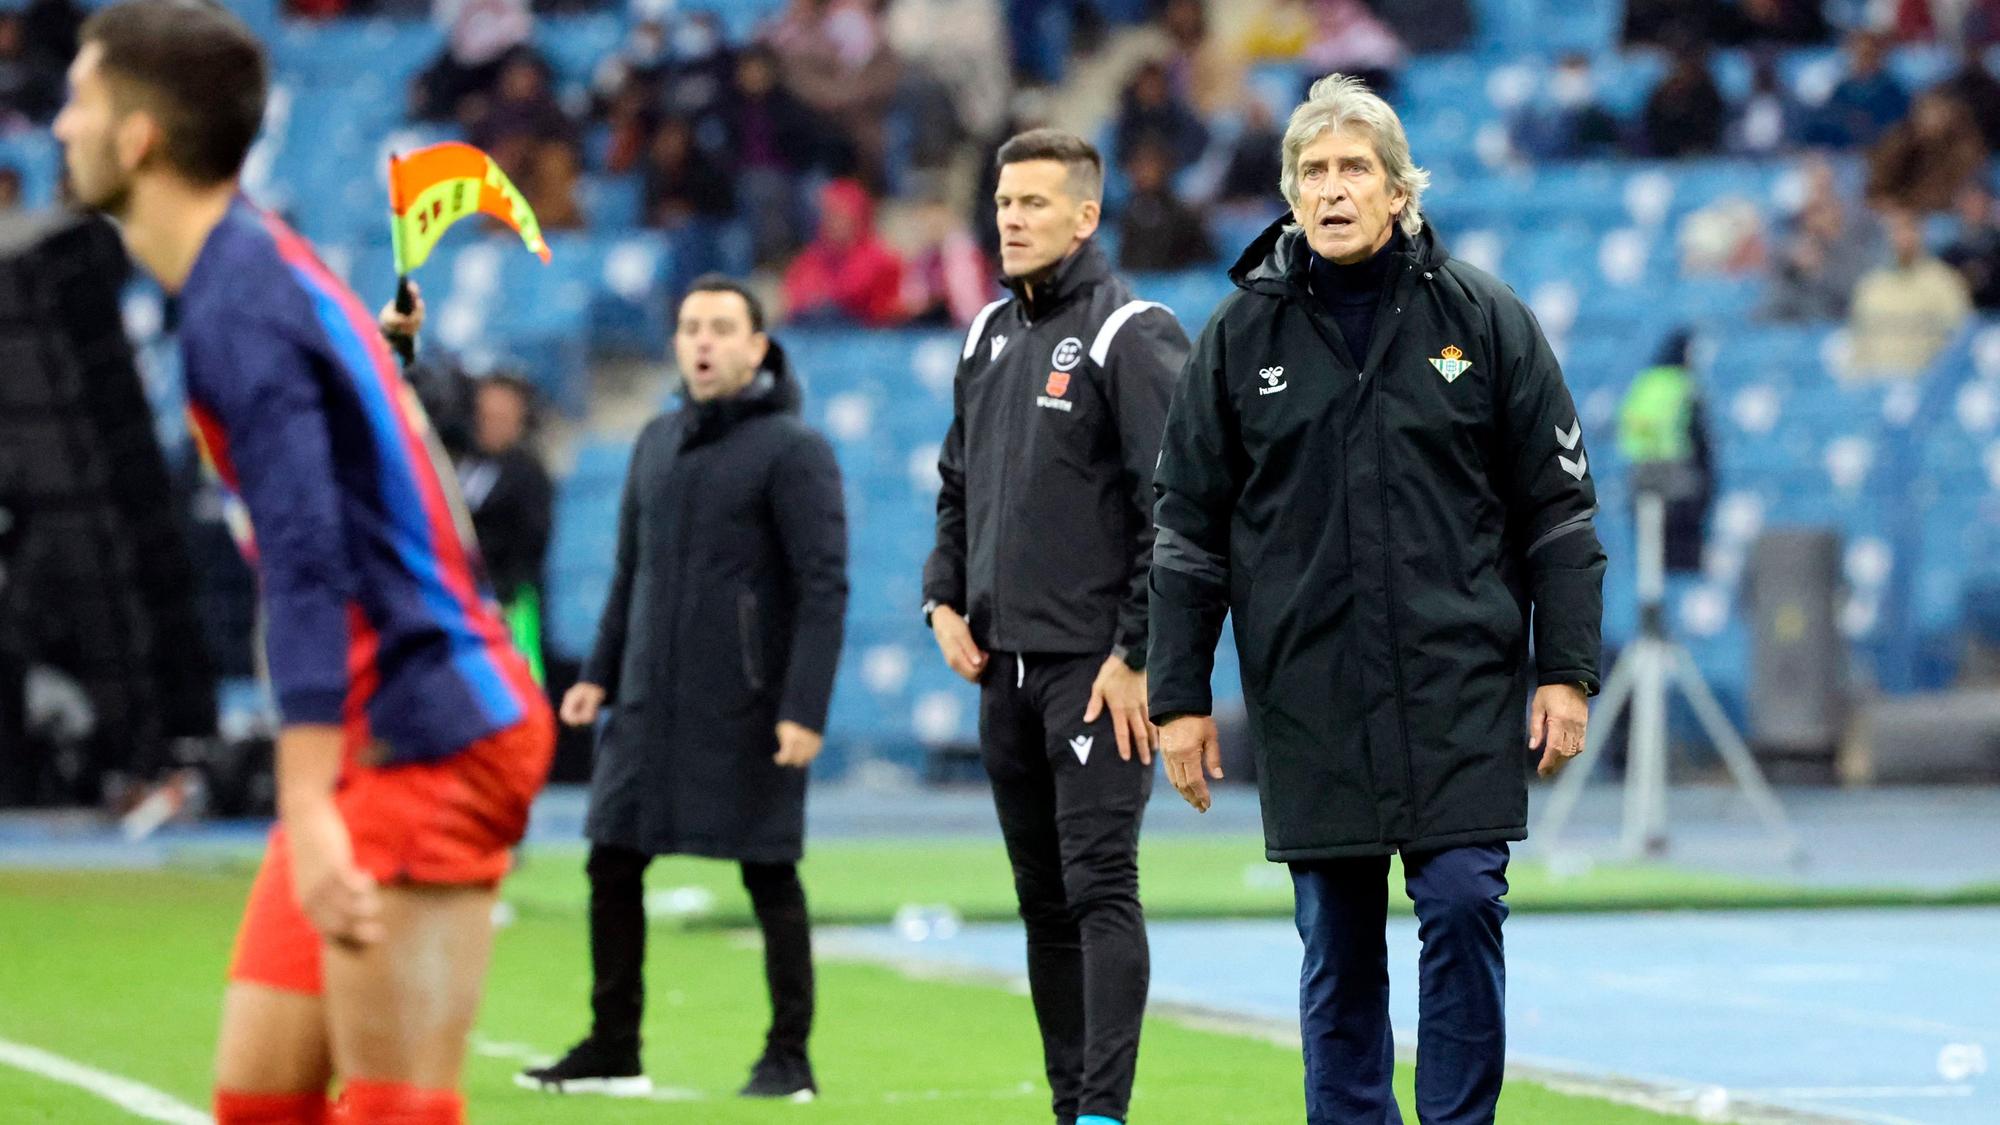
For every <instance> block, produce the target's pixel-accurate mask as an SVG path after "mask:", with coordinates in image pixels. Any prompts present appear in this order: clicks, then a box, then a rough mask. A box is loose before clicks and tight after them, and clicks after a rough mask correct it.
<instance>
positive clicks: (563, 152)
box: [515, 142, 587, 231]
mask: <svg viewBox="0 0 2000 1125" xmlns="http://www.w3.org/2000/svg"><path fill="white" fill-rule="evenodd" d="M582 183H583V164H582V162H581V161H580V160H579V158H578V155H577V150H576V146H575V145H572V144H565V143H562V142H557V143H554V144H545V145H538V146H536V147H535V148H534V149H532V150H531V151H530V152H529V154H528V171H527V176H526V177H525V178H524V179H521V180H517V181H516V182H515V186H516V187H519V188H520V189H521V194H522V196H524V197H526V199H527V200H528V206H530V207H532V208H534V209H535V218H536V220H537V221H539V222H540V224H541V227H542V229H543V230H545V231H552V230H582V229H583V228H584V226H586V225H587V224H586V223H585V221H584V215H583V207H582V206H581V205H580V204H579V203H578V202H577V188H578V186H579V185H581V184H582Z"/></svg>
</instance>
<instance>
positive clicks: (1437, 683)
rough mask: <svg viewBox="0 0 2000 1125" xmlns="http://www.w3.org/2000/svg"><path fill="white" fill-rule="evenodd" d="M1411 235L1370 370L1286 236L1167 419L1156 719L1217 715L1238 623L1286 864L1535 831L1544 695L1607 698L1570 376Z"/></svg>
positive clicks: (1276, 836) (1218, 331) (1486, 288)
mask: <svg viewBox="0 0 2000 1125" xmlns="http://www.w3.org/2000/svg"><path fill="white" fill-rule="evenodd" d="M1407 246H1408V249H1407V250H1405V251H1403V252H1401V253H1399V254H1398V255H1397V256H1398V258H1399V259H1400V260H1399V261H1398V262H1397V263H1396V265H1395V267H1394V268H1393V269H1392V270H1391V272H1390V276H1389V280H1388V282H1387V283H1386V285H1387V289H1386V290H1385V292H1384V295H1383V297H1382V302H1383V303H1382V304H1381V305H1380V306H1379V307H1378V311H1377V316H1376V320H1375V331H1374V338H1373V341H1372V343H1371V346H1370V349H1369V351H1370V354H1369V355H1368V356H1367V357H1365V362H1362V363H1359V364H1357V363H1355V362H1354V360H1353V358H1352V357H1350V356H1349V354H1348V350H1347V347H1346V342H1345V340H1344V339H1343V338H1342V336H1341V334H1340V329H1339V327H1338V326H1337V325H1336V324H1335V322H1334V321H1333V319H1332V317H1331V316H1330V315H1329V314H1327V313H1326V312H1325V310H1324V306H1323V304H1322V303H1321V302H1320V301H1319V299H1318V298H1316V297H1315V296H1313V295H1312V294H1311V293H1310V292H1308V290H1307V284H1308V282H1307V278H1308V267H1307V263H1308V257H1307V255H1309V254H1310V253H1311V251H1310V249H1309V248H1308V247H1307V245H1306V240H1305V237H1304V234H1303V232H1300V231H1298V230H1296V229H1293V230H1286V229H1285V224H1283V223H1277V224H1273V225H1272V227H1271V228H1270V229H1269V230H1267V231H1265V232H1264V234H1263V235H1261V236H1260V237H1259V238H1258V239H1257V241H1256V242H1254V243H1252V244H1251V246H1250V248H1249V250H1247V251H1246V252H1245V253H1244V255H1243V258H1242V260H1241V261H1239V262H1238V263H1237V264H1236V266H1235V267H1234V268H1233V269H1232V270H1231V271H1230V276H1231V278H1232V279H1234V280H1235V282H1236V284H1237V291H1236V292H1234V293H1232V294H1230V296H1229V297H1228V298H1227V299H1226V300H1224V301H1223V303H1222V305H1221V307H1220V308H1219V309H1217V310H1216V313H1215V316H1214V317H1213V319H1211V320H1210V321H1209V323H1208V327H1207V328H1206V329H1204V330H1203V332H1202V335H1201V338H1200V340H1199V341H1198V342H1197V344H1196V348H1195V355H1194V357H1193V359H1192V360H1191V361H1190V362H1189V364H1188V367H1187V370H1186V372H1185V373H1184V375H1183V376H1182V378H1181V382H1180V385H1179V387H1178V388H1177V389H1176V391H1175V395H1174V402H1173V407H1172V410H1171V412H1170V414H1169V417H1168V422H1167V436H1166V441H1165V448H1164V450H1163V453H1162V457H1161V462H1160V468H1159V472H1158V474H1157V477H1156V481H1155V489H1156V491H1157V492H1158V496H1159V502H1158V505H1157V508H1156V511H1155V521H1156V523H1157V525H1158V528H1159V532H1158V541H1157V544H1156V547H1155V553H1154V566H1153V571H1152V580H1151V589H1152V618H1153V638H1152V656H1151V671H1150V678H1151V685H1150V686H1151V698H1150V707H1151V711H1152V713H1153V715H1154V717H1155V718H1156V720H1157V719H1159V718H1164V717H1166V716H1169V715H1172V714H1178V713H1200V714H1206V713H1207V712H1208V711H1209V673H1210V670H1211V667H1212V664H1213V654H1214V649H1215V643H1216V640H1217V638H1218V636H1219V634H1220V632H1221V628H1222V620H1223V614H1224V612H1225V611H1228V612H1231V613H1233V615H1234V621H1235V630H1236V642H1237V649H1238V652H1239V653H1240V655H1241V658H1242V666H1243V686H1244V692H1245V695H1246V696H1247V697H1248V702H1249V712H1250V715H1249V718H1250V732H1251V738H1252V740H1253V741H1254V743H1255V746H1254V751H1255V754H1256V759H1257V765H1258V785H1259V787H1260V789H1261V792H1262V797H1263V810H1264V835H1265V846H1266V851H1267V854H1268V855H1269V857H1270V858H1271V859H1273V860H1301V859H1316V858H1330V857H1337V856H1353V855H1379V854H1382V853H1385V852H1388V851H1392V850H1397V849H1408V850H1412V851H1424V850H1431V849H1437V848H1443V847H1450V846H1453V845H1457V844H1469V843H1486V842H1493V841H1499V840H1518V839H1522V838H1524V837H1525V836H1526V835H1527V832H1526V823H1527V811H1528V793H1527V770H1528V768H1529V764H1530V760H1531V759H1530V756H1529V754H1528V751H1527V749H1526V734H1525V726H1526V724H1525V722H1524V712H1525V708H1526V705H1527V701H1528V696H1529V693H1530V691H1529V689H1530V685H1531V684H1532V683H1533V682H1540V683H1543V684H1551V683H1575V682H1582V683H1585V684H1588V685H1590V690H1592V691H1595V690H1596V684H1597V658H1598V644H1599V619H1600V617H1601V615H1602V610H1603V600H1602V593H1601V586H1602V581H1603V575H1604V552H1603V549H1602V548H1601V547H1600V546H1599V545H1598V541H1597V533H1596V529H1595V527H1594V526H1593V524H1592V516H1593V513H1594V512H1595V510H1596V490H1595V488H1594V486H1593V484H1592V482H1591V478H1590V475H1589V462H1588V459H1587V456H1586V450H1585V448H1584V444H1583V441H1582V437H1581V432H1580V430H1579V427H1578V422H1577V416H1576V407H1575V406H1574V405H1573V404H1572V402H1571V401H1570V396H1569V391H1568V389H1567V388H1565V387H1564V385H1563V379H1562V372H1561V371H1560V370H1559V369H1558V368H1557V366H1556V361H1555V357H1554V356H1553V355H1551V354H1550V352H1549V347H1548V342H1547V341H1546V340H1545V339H1543V337H1542V333H1541V329H1540V327H1539V326H1538V325H1537V324H1536V323H1535V319H1534V317H1533V315H1532V314H1531V313H1530V312H1529V311H1528V309H1527V307H1526V306H1525V305H1523V304H1522V302H1521V300H1520V299H1519V298H1518V297H1516V296H1515V295H1514V293H1513V291H1512V290H1510V289H1508V288H1507V287H1506V286H1505V285H1503V284H1501V283H1500V282H1499V281H1497V280H1495V279H1494V278H1493V277H1491V276H1489V275H1488V274H1486V273H1483V272H1481V271H1480V270H1477V269H1474V268H1473V267H1471V266H1469V265H1466V264H1465V263H1463V262H1459V261H1455V260H1453V259H1452V258H1451V257H1450V256H1448V255H1447V254H1446V253H1445V250H1444V247H1443V246H1441V245H1440V244H1439V243H1438V241H1437V239H1436V237H1435V236H1434V235H1433V234H1432V233H1431V231H1430V230H1429V229H1428V228H1426V229H1425V230H1424V231H1423V232H1422V233H1420V234H1419V235H1417V236H1416V237H1414V238H1411V239H1408V240H1407ZM1531 607H1532V610H1533V621H1534V642H1535V644H1534V660H1533V665H1532V667H1531V666H1530V662H1529V648H1528V638H1529V620H1530V609H1531Z"/></svg>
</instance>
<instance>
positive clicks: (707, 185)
mask: <svg viewBox="0 0 2000 1125" xmlns="http://www.w3.org/2000/svg"><path fill="white" fill-rule="evenodd" d="M643 177H644V181H643V182H644V187H643V189H642V191H643V195H642V197H641V198H642V200H643V203H642V206H643V207H644V215H645V220H646V225H648V226H654V227H659V228H661V229H662V230H677V229H679V228H680V227H683V226H685V225H687V223H689V222H690V221H692V220H696V219H710V220H716V221H720V220H723V219H728V218H730V217H731V216H733V215H734V214H736V183H735V181H734V180H733V179H732V178H731V177H730V175H729V168H728V165H727V164H726V163H725V162H724V160H723V159H722V158H720V157H716V156H709V155H705V154H704V153H702V152H701V150H699V149H698V148H696V147H695V139H694V126H693V125H692V124H691V123H690V122H689V121H688V120H687V119H686V118H684V117H669V118H667V120H666V122H665V123H664V124H662V125H661V126H660V129H659V131H658V132H657V133H654V134H653V143H652V145H651V146H650V147H649V148H648V149H647V151H646V163H645V169H644V172H643ZM683 276H685V275H683Z"/></svg>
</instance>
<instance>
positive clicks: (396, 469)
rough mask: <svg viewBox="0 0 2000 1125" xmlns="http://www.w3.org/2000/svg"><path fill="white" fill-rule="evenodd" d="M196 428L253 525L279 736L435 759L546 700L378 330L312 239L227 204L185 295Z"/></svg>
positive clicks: (250, 543) (249, 544)
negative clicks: (320, 732) (308, 728)
mask: <svg viewBox="0 0 2000 1125" xmlns="http://www.w3.org/2000/svg"><path fill="white" fill-rule="evenodd" d="M180 337H181V348H182V352H183V354H184V356H185V375H186V380H187V394H188V403H189V413H190V415H191V416H192V420H193V424H194V429H195V434H196V438H197V441H198V443H199V444H200V445H201V447H202V451H203V454H204V456H205V457H206V458H207V459H208V461H209V463H210V465H211V466H213V467H214V469H215V470H216V472H217V474H218V475H219V476H220V477H221V479H222V482H223V484H224V485H225V486H227V487H228V488H229V489H230V490H231V491H232V492H234V493H235V494H236V495H237V496H238V497H239V498H240V499H241V500H242V502H243V505H244V507H245V509H247V512H248V515H249V528H248V529H247V530H248V535H247V536H246V537H245V542H244V544H243V545H244V553H245V555H246V557H248V558H249V559H250V560H251V563H252V565H253V566H255V567H256V569H257V572H258V576H259V579H260V584H261V588H262V596H263V604H264V622H265V652H266V655H267V657H268V660H267V664H268V666H269V671H270V678H271V683H272V687H273V690H274V693H275V695H276V698H277V704H278V710H279V713H280V714H281V716H282V718H283V721H284V722H285V723H286V724H287V725H294V724H306V723H313V724H339V725H344V726H345V727H347V729H348V730H349V732H350V734H352V735H357V736H360V735H365V736H366V737H367V738H370V739H374V740H378V741H380V742H382V743H384V744H385V745H386V746H387V748H388V760H390V761H393V762H407V761H421V760H431V759H436V758H441V757H444V756H447V755H449V754H452V753H455V752H457V751H459V750H461V749H463V748H465V747H466V746H469V745H471V744H472V743H474V742H476V741H478V740H480V739H482V738H484V737H486V736H488V735H490V734H493V733H495V732H498V731H500V730H504V729H506V728H507V727H510V726H513V725H514V724H515V723H517V722H519V721H521V719H522V718H523V717H525V716H526V715H527V714H528V712H529V709H530V707H531V706H534V704H532V703H531V702H530V700H531V699H533V698H534V696H535V694H536V693H537V692H538V690H539V689H537V688H536V687H535V685H534V682H533V681H532V679H531V678H530V677H529V674H528V671H527V667H526V664H525V663H524V662H523V661H522V660H521V658H520V657H519V655H518V654H516V653H515V651H514V649H513V647H512V642H511V641H510V640H509V639H508V637H507V632H506V629H505V628H504V627H503V625H502V624H501V620H500V615H499V611H498V609H497V607H496V606H495V604H494V601H493V598H492V596H491V593H490V592H489V590H488V588H487V583H486V580H485V578H484V575H483V572H482V567H481V565H480V562H479V557H478V551H477V547H476V545H475V543H474V540H473V537H472V533H471V525H470V523H469V521H468V520H467V519H466V517H465V513H464V506H463V505H462V504H461V503H460V501H459V499H458V492H457V487H456V484H455V483H454V482H453V480H452V479H451V477H450V475H449V474H448V472H446V471H443V470H441V469H440V466H441V465H445V464H447V462H446V461H445V460H444V458H443V456H442V453H441V452H440V451H439V450H438V449H437V447H436V442H435V439H434V438H433V436H432V433H431V429H430V424H429V421H428V420H427V419H426V418H425V416H424V412H423V409H422V407H421V406H419V405H418V403H417V399H416V396H415V394H414V393H413V392H412V391H411V390H410V388H409V385H408V384H406V383H405V382H404V381H403V378H402V375H401V372H400V371H399V370H398V368H397V365H396V362H395V360H394V359H393V358H392V357H391V355H390V353H389V349H388V348H387V346H386V345H385V344H384V342H383V340H382V337H381V336H380V334H379V333H378V331H377V329H376V326H375V321H374V318H373V317H372V316H371V315H370V314H369V313H368V311H367V309H365V308H364V307H363V306H362V304H361V302H360V301H359V300H358V299H356V297H355V296H354V294H353V293H352V292H350V291H349V290H348V289H347V287H346V286H345V285H343V284H342V283H341V282H340V281H339V280H338V279H337V278H335V277H334V276H333V274H332V273H331V272H329V271H328V270H327V268H326V267H325V266H324V265H322V264H321V263H320V261H319V259H318V257H317V256H316V255H315V254H314V253H313V250H312V247H311V246H310V245H308V244H307V243H306V241H305V240H304V239H302V238H300V237H299V236H298V235H296V234H294V233H293V232H292V231H291V230H289V229H288V228H286V227H285V225H284V224H283V223H280V222H279V221H278V220H277V219H275V218H273V217H270V216H268V215H265V214H263V213H261V212H259V211H257V210H256V209H254V208H253V207H251V206H250V205H249V204H248V203H246V202H244V201H242V200H238V201H237V203H236V204H235V205H234V206H233V207H231V208H230V211H229V213H228V215H227V216H225V217H224V218H223V220H222V222H221V223H220V224H219V225H217V227H216V228H215V230H214V232H213V233H211V234H210V235H209V237H208V241H207V242H206V243H205V244H204V245H203V247H202V251H201V254H200V256H199V257H198V258H197V259H196V260H195V264H194V269H193V271H192V272H191V273H190V274H189V276H188V279H187V284H186V286H185V287H184V288H183V290H182V291H181V294H180Z"/></svg>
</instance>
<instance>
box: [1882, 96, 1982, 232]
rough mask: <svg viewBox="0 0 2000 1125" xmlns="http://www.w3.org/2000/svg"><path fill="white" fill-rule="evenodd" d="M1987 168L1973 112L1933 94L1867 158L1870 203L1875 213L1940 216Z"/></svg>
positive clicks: (1900, 123) (1899, 123)
mask: <svg viewBox="0 0 2000 1125" xmlns="http://www.w3.org/2000/svg"><path fill="white" fill-rule="evenodd" d="M1985 167H1986V142H1985V141H1984V140H1983V139H1982V138H1981V137H1980V134H1979V126H1978V124H1977V123H1976V122H1974V121H1973V120H1972V111H1971V110H1968V109H1966V108H1965V106H1964V105H1963V104H1961V103H1960V102H1959V101H1958V100H1957V99H1955V98H1953V97H1951V96H1950V95H1948V94H1943V93H1939V92H1938V91H1936V90H1932V91H1930V92H1929V93H1926V94H1923V95H1921V96H1920V97H1918V98H1917V102H1916V104H1915V105H1914V106H1912V107H1911V108H1910V116H1909V117H1907V118H1905V119H1904V120H1902V121H1899V122H1897V123H1896V125H1895V126H1894V127H1892V128H1891V129H1890V130H1889V131H1888V132H1887V133H1884V134H1883V135H1882V139H1881V140H1880V141H1877V142H1876V143H1875V147H1874V148H1872V149H1870V150H1869V152H1868V188H1867V195H1868V201H1869V203H1870V204H1871V205H1873V206H1876V207H1893V208H1900V209H1902V210H1907V211H1915V212H1916V213H1918V214H1919V215H1923V214H1928V213H1929V212H1932V211H1942V210H1945V209H1946V208H1948V207H1950V206H1951V205H1952V203H1953V201H1954V200H1955V199H1956V198H1957V197H1958V192H1959V189H1961V188H1963V187H1964V186H1965V185H1966V184H1968V183H1970V182H1971V181H1972V180H1973V178H1974V177H1976V176H1978V175H1979V174H1980V173H1981V172H1982V171H1983V170H1984V169H1985Z"/></svg>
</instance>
